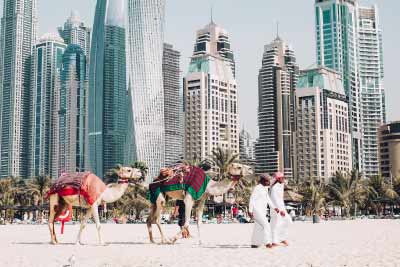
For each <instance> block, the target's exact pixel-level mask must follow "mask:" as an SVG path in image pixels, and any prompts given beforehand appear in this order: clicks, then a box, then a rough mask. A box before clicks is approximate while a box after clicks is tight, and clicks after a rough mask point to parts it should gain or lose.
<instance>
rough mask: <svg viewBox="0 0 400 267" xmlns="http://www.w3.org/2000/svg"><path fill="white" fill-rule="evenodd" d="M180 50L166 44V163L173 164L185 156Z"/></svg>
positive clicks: (164, 75)
mask: <svg viewBox="0 0 400 267" xmlns="http://www.w3.org/2000/svg"><path fill="white" fill-rule="evenodd" d="M180 57H181V54H180V53H179V51H176V50H174V48H173V46H172V45H170V44H164V55H163V79H164V114H165V115H164V123H165V165H166V166H169V165H173V164H175V163H176V162H177V161H178V160H181V159H182V157H183V125H182V124H183V107H182V104H183V103H182V97H181V91H180V89H181V79H180V77H181V76H180V65H179V62H180Z"/></svg>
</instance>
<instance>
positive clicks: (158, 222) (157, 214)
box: [154, 197, 171, 244]
mask: <svg viewBox="0 0 400 267" xmlns="http://www.w3.org/2000/svg"><path fill="white" fill-rule="evenodd" d="M164 203H165V199H164V197H160V198H158V199H157V202H156V210H155V214H154V215H155V222H156V225H157V227H158V230H159V231H160V235H161V244H170V243H171V242H170V241H169V240H168V238H165V235H164V233H163V231H162V228H161V210H162V208H163V206H164Z"/></svg>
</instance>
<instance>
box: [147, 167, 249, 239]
mask: <svg viewBox="0 0 400 267" xmlns="http://www.w3.org/2000/svg"><path fill="white" fill-rule="evenodd" d="M228 173H229V175H230V177H231V179H226V180H223V181H221V182H216V181H214V180H210V181H209V183H208V185H207V187H206V190H205V192H204V194H203V195H202V196H201V198H200V199H198V200H194V199H193V197H192V195H191V194H188V193H187V192H185V191H184V190H176V191H170V192H165V193H161V194H159V196H158V197H157V200H156V202H155V203H154V204H153V205H152V207H151V212H150V215H149V217H148V218H147V229H148V231H149V237H150V242H152V243H155V242H154V239H153V232H152V224H153V223H155V224H156V225H157V227H158V230H159V231H160V234H161V243H162V244H164V243H167V244H170V243H175V242H176V241H177V240H178V238H179V237H180V236H181V235H182V233H183V232H186V233H188V232H189V222H190V215H191V211H192V208H193V205H194V204H197V209H196V218H197V231H198V237H199V244H201V236H200V225H201V223H202V217H203V209H204V204H205V202H206V200H207V198H208V197H209V196H221V195H223V194H225V193H227V192H228V191H229V190H230V189H232V188H233V187H234V186H235V185H236V184H237V182H238V180H239V179H240V178H242V177H244V176H247V175H251V174H252V173H253V172H252V170H251V168H250V167H249V166H246V165H243V164H239V163H232V164H231V165H230V166H229V168H228ZM166 196H168V197H169V198H172V199H175V200H178V199H180V200H183V201H184V203H185V225H184V226H183V227H182V230H181V231H180V232H179V233H178V234H177V235H176V236H174V237H173V239H172V240H171V241H170V240H168V239H167V238H165V236H164V233H163V231H162V229H161V224H160V217H161V211H162V208H163V206H164V205H165V202H166V201H165V198H166Z"/></svg>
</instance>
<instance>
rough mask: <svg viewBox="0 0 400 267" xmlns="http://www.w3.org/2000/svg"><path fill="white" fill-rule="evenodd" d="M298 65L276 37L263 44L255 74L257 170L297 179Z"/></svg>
mask: <svg viewBox="0 0 400 267" xmlns="http://www.w3.org/2000/svg"><path fill="white" fill-rule="evenodd" d="M298 71H299V70H298V66H297V64H296V58H295V56H294V51H293V49H292V48H291V47H290V46H289V45H287V44H286V43H285V42H284V41H283V40H282V39H280V38H279V37H277V38H276V39H275V40H274V41H273V42H272V43H271V44H269V45H266V46H265V49H264V54H263V58H262V66H261V69H260V72H259V75H258V128H259V139H258V142H257V144H256V161H257V164H256V172H257V173H264V172H265V173H270V174H273V173H274V172H278V171H279V172H284V173H285V177H287V178H288V179H292V178H296V158H295V157H296V153H295V147H296V146H295V140H296V139H295V131H296V129H295V88H296V84H297V78H298Z"/></svg>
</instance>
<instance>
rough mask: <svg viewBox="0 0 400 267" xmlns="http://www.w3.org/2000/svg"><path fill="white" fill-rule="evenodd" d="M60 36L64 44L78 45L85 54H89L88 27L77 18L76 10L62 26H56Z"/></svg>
mask: <svg viewBox="0 0 400 267" xmlns="http://www.w3.org/2000/svg"><path fill="white" fill-rule="evenodd" d="M58 32H59V34H60V36H61V37H62V38H63V39H64V41H65V43H66V44H76V45H79V46H80V47H81V48H82V50H83V52H84V53H85V55H86V56H89V55H90V32H91V30H90V28H89V27H87V26H85V23H83V22H82V20H81V19H80V18H79V15H78V13H77V12H76V11H72V12H71V16H70V17H69V18H68V19H67V21H66V22H65V23H64V27H58Z"/></svg>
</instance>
